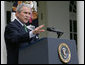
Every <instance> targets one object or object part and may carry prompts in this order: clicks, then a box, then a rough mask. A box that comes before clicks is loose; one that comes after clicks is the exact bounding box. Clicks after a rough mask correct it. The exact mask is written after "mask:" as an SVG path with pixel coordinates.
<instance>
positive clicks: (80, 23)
mask: <svg viewBox="0 0 85 65" xmlns="http://www.w3.org/2000/svg"><path fill="white" fill-rule="evenodd" d="M77 31H78V58H79V64H84V1H77Z"/></svg>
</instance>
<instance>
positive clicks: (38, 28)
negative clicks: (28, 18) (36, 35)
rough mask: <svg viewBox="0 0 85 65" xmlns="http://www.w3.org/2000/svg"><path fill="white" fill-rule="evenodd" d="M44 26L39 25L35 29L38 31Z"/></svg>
mask: <svg viewBox="0 0 85 65" xmlns="http://www.w3.org/2000/svg"><path fill="white" fill-rule="evenodd" d="M42 27H44V25H40V26H39V27H37V28H36V30H40V29H41V28H42Z"/></svg>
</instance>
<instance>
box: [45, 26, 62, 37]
mask: <svg viewBox="0 0 85 65" xmlns="http://www.w3.org/2000/svg"><path fill="white" fill-rule="evenodd" d="M47 31H50V32H56V33H57V35H58V38H59V37H60V36H62V34H63V32H61V31H57V30H55V28H53V27H47Z"/></svg>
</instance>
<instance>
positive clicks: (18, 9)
mask: <svg viewBox="0 0 85 65" xmlns="http://www.w3.org/2000/svg"><path fill="white" fill-rule="evenodd" d="M23 6H25V7H28V8H32V7H31V5H30V4H25V3H22V4H20V5H18V6H17V9H16V11H17V12H19V13H20V12H21V11H22V7H23Z"/></svg>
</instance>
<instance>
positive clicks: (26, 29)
mask: <svg viewBox="0 0 85 65" xmlns="http://www.w3.org/2000/svg"><path fill="white" fill-rule="evenodd" d="M24 29H25V31H26V32H28V28H27V26H26V25H25V24H24Z"/></svg>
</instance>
